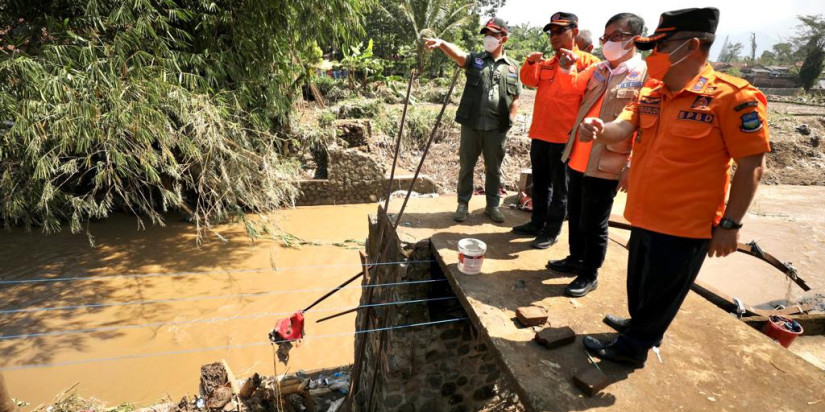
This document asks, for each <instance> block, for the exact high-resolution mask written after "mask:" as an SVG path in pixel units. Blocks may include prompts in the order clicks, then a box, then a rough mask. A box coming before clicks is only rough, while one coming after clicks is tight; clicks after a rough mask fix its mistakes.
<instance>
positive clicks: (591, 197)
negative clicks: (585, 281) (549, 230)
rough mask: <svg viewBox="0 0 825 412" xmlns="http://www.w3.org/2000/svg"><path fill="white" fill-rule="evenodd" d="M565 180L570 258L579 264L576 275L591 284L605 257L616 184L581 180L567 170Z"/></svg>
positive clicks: (573, 171)
mask: <svg viewBox="0 0 825 412" xmlns="http://www.w3.org/2000/svg"><path fill="white" fill-rule="evenodd" d="M567 179H568V183H567V190H568V191H567V229H568V232H569V244H570V256H571V257H572V258H573V259H575V260H577V261H581V262H582V271H581V273H579V275H581V276H584V277H588V278H590V279H591V280H595V279H596V277H597V275H598V271H599V268H601V267H602V264H603V263H604V256H605V254H606V253H607V222H608V220H610V211H611V209H612V208H613V199H614V198H615V197H616V189H617V188H618V186H619V181H618V180H609V179H601V178H598V177H591V176H585V175H584V173H581V172H578V171H575V170H573V169H571V168H570V167H569V166H568V167H567Z"/></svg>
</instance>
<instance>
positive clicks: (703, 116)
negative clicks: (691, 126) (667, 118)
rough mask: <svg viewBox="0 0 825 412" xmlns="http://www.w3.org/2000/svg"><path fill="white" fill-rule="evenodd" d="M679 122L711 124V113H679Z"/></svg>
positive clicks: (684, 111)
mask: <svg viewBox="0 0 825 412" xmlns="http://www.w3.org/2000/svg"><path fill="white" fill-rule="evenodd" d="M677 118H678V119H679V120H693V121H695V122H702V123H713V118H714V116H713V113H702V112H694V111H690V110H681V111H679V116H677Z"/></svg>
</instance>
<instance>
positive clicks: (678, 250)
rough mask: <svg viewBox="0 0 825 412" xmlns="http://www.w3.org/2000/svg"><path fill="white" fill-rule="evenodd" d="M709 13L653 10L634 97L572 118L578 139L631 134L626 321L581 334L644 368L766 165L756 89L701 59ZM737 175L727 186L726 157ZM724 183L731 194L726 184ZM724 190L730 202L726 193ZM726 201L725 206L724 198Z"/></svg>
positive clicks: (733, 235)
mask: <svg viewBox="0 0 825 412" xmlns="http://www.w3.org/2000/svg"><path fill="white" fill-rule="evenodd" d="M718 21H719V10H718V9H715V8H703V9H695V8H694V9H683V10H675V11H670V12H666V13H663V14H662V16H661V19H660V20H659V27H657V28H656V31H655V32H653V35H652V36H650V37H648V38H639V39H637V40H636V47H638V48H639V49H641V50H650V49H653V52H652V53H651V54H650V56H648V58H647V59H646V60H645V61H646V63H647V70H648V71H647V73H648V76H649V77H650V78H652V79H657V80H661V81H657V82H652V83H650V84H649V85H646V86H645V87H644V88H643V89H642V91H641V93H640V95H639V98H638V100H636V101H634V102H633V103H631V104H630V105H628V106H626V107H625V109H624V111H622V113H621V114H620V115H619V117H618V118H617V119H616V120H614V121H612V122H610V123H605V122H604V121H603V120H601V119H599V118H595V117H589V118H586V119H584V121H582V123H581V126H580V127H579V139H580V140H581V141H582V142H587V141H591V140H593V139H594V138H595V141H596V142H602V143H605V144H613V143H617V142H621V141H623V140H625V139H629V138H631V136H633V133H634V132H636V131H638V132H637V133H636V137H635V139H634V144H633V165H632V167H631V168H630V180H629V187H628V196H627V206H626V208H625V217H626V218H627V220H629V221H630V223H631V225H632V226H633V227H632V229H631V232H630V241H629V242H628V263H627V304H628V311H629V312H630V318H629V319H627V318H619V317H616V316H612V315H607V316H606V317H605V319H604V322H605V323H607V324H608V325H609V326H611V327H612V328H614V329H616V330H617V331H618V332H619V337H618V338H617V339H615V340H612V341H600V340H598V339H595V338H593V337H591V336H585V338H584V341H583V343H584V346H585V348H586V349H587V350H588V351H589V352H590V353H592V354H593V355H594V356H596V357H599V358H602V359H607V360H611V361H616V362H623V363H629V364H632V365H635V366H643V365H644V363H645V361H646V360H647V353H648V349H650V348H651V347H653V346H658V345H659V343H660V342H661V340H662V337H663V336H664V333H665V331H666V330H667V328H668V326H669V325H670V323H671V322H672V321H673V319H674V318H675V317H676V313H677V312H678V311H679V307H680V306H681V305H682V302H683V301H684V299H685V297H686V296H687V293H688V291H690V286H691V284H692V283H693V281H694V279H696V275H697V274H698V273H699V269H701V267H702V263H703V262H704V259H705V255H707V256H710V257H713V256H720V257H721V256H727V255H729V254H730V253H733V252H735V251H736V247H737V243H738V240H739V228H741V227H742V223H741V222H742V219H743V218H744V217H745V213H746V212H747V210H748V207H749V206H750V203H751V201H752V200H753V197H754V194H755V193H756V188H757V186H758V185H759V180H760V179H761V177H762V173H763V170H764V168H765V153H766V152H768V151H770V145H769V144H768V139H769V132H768V116H767V109H766V106H767V100H766V99H765V95H764V94H762V92H760V91H759V90H757V89H756V88H754V87H753V86H751V85H750V83H748V82H747V81H745V80H742V79H740V78H737V77H733V76H728V75H726V74H724V73H717V72H716V71H714V70H713V67H711V65H710V64H709V63H708V54H709V53H710V46H711V44H713V40H714V37H715V32H716V26H717V24H718ZM731 159H733V160H734V161H735V162H736V174H735V175H734V177H733V180H732V182H731V181H730V169H731V167H730V161H731ZM728 189H730V190H728ZM728 194H730V196H729V197H728V196H727V195H728ZM726 198H727V199H728V200H727V203H726V202H725V199H726Z"/></svg>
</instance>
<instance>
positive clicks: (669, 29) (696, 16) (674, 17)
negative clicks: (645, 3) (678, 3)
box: [636, 7, 719, 50]
mask: <svg viewBox="0 0 825 412" xmlns="http://www.w3.org/2000/svg"><path fill="white" fill-rule="evenodd" d="M718 24H719V9H717V8H715V7H706V8H703V9H696V8H693V9H681V10H673V11H667V12H664V13H662V16H661V17H659V26H658V27H656V31H654V32H653V34H652V35H650V36H649V37H640V38H638V39H636V47H637V48H638V49H639V50H650V49H652V48H653V47H654V46H656V42H658V41H660V40H662V39H666V38H668V37H670V36H672V35H674V34H676V33H679V32H692V33H709V34H715V33H716V26H717V25H718Z"/></svg>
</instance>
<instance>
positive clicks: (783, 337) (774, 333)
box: [762, 316, 803, 348]
mask: <svg viewBox="0 0 825 412" xmlns="http://www.w3.org/2000/svg"><path fill="white" fill-rule="evenodd" d="M786 322H788V323H790V322H793V323H796V322H795V321H793V320H791V319H788V318H786V317H784V316H771V317H770V318H769V320H768V322H767V323H765V326H763V327H762V333H764V334H765V335H768V337H770V338H771V339H773V340H775V341H777V342H779V344H780V345H782V346H784V347H785V348H787V347H789V346H791V343H793V341H794V339H796V337H797V336H799V335H801V334H802V332H803V330H802V326H801V325H799V324H798V323H796V325H797V326H799V331H798V332H796V331H792V330H788V329H787V328H785V323H786Z"/></svg>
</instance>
